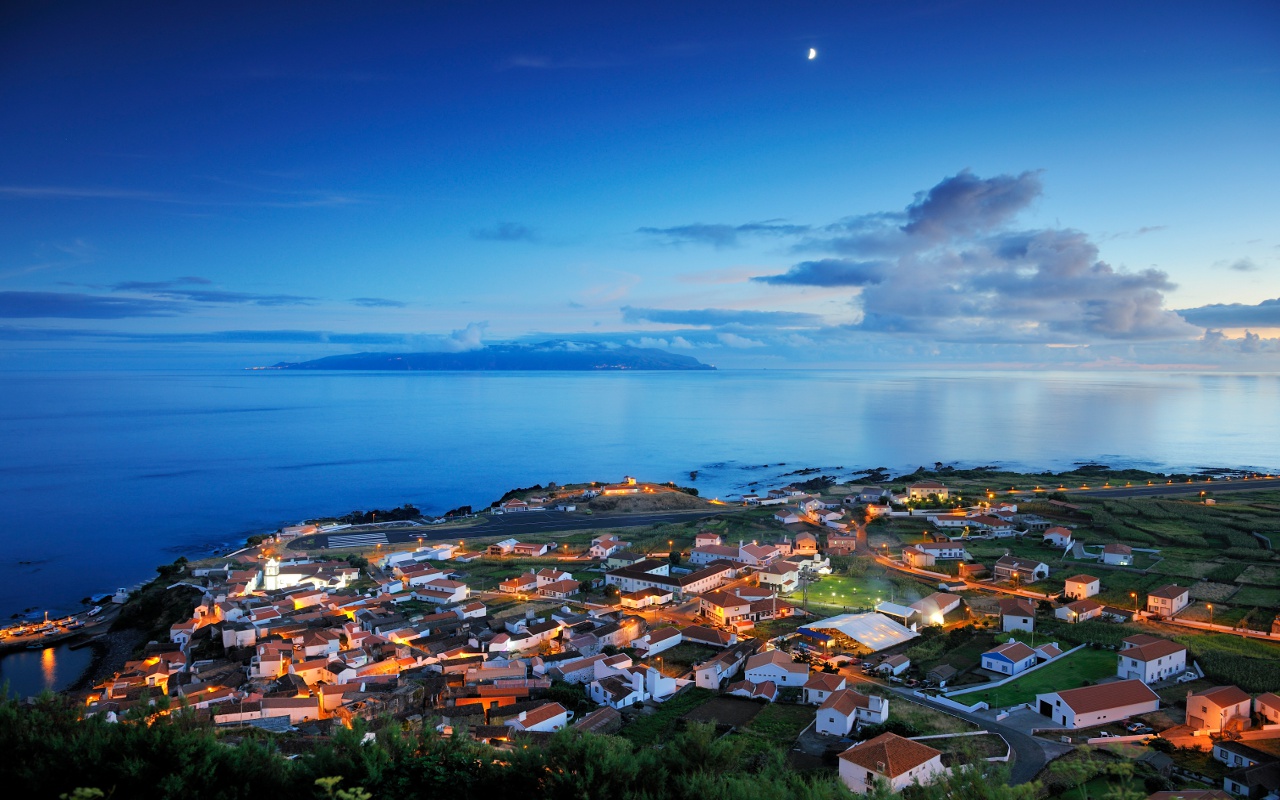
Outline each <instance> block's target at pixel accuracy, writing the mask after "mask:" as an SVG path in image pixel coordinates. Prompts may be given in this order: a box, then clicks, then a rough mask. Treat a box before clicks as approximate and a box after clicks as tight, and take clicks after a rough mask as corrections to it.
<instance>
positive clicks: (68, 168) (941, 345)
mask: <svg viewBox="0 0 1280 800" xmlns="http://www.w3.org/2000/svg"><path fill="white" fill-rule="evenodd" d="M0 14H2V15H3V17H2V18H0V108H4V109H5V113H4V114H0V142H3V143H4V146H3V147H2V148H0V368H27V367H31V366H37V365H40V366H53V367H59V366H66V367H82V366H95V367H136V366H173V365H179V364H182V365H187V364H190V365H201V366H245V365H250V364H261V363H272V362H274V361H278V360H295V359H302V358H313V357H319V356H324V355H331V354H335V353H341V352H351V351H354V350H387V349H397V350H405V349H408V350H413V349H464V348H469V347H476V346H479V345H481V344H483V343H485V342H496V341H504V340H540V339H546V338H553V337H554V338H573V339H583V340H588V339H591V340H603V341H610V342H617V343H620V344H622V343H631V344H642V345H649V346H660V347H664V348H668V349H672V350H673V351H678V352H684V353H687V354H690V355H694V356H695V357H698V358H700V359H701V360H703V361H707V362H709V363H715V364H717V365H720V366H731V367H732V366H737V367H784V366H823V367H841V366H849V367H860V366H872V365H890V364H902V365H907V366H912V367H919V366H931V365H932V366H952V365H955V366H983V367H988V366H993V365H1004V366H1019V367H1034V366H1048V367H1053V366H1061V365H1068V364H1070V365H1088V366H1107V367H1118V368H1129V367H1132V366H1143V367H1149V368H1160V367H1166V366H1168V367H1187V368H1201V367H1210V368H1222V369H1243V370H1275V369H1277V368H1280V302H1277V299H1278V298H1280V224H1277V220H1280V199H1278V198H1280V194H1278V193H1277V191H1276V186H1277V185H1280V147H1278V146H1277V144H1276V131H1277V130H1280V7H1277V6H1276V5H1275V4H1274V3H1177V4H1169V3H1128V4H1120V5H1119V7H1117V4H1102V3H1097V4H1090V3H1071V4H1026V3H976V2H974V3H969V2H950V3H931V4H923V3H921V4H913V3H897V2H894V3H890V2H885V3H794V2H790V3H776V2H771V3H734V4H731V5H730V4H712V3H681V4H647V5H644V6H641V5H635V6H632V7H623V6H621V5H620V4H602V3H555V4H527V3H525V4H517V3H511V4H505V3H436V4H420V3H414V4H396V3H380V4H377V6H376V9H375V10H371V9H370V8H367V7H366V8H360V7H357V6H354V5H352V4H341V3H305V4H303V3H281V4H272V5H270V6H269V7H267V8H265V9H264V8H262V7H260V6H259V5H257V4H255V5H244V6H241V7H239V8H237V7H236V6H235V5H234V4H218V5H217V6H196V5H192V4H182V5H174V4H171V3H155V4H145V3H125V4H112V5H106V4H98V3H82V4H75V3H45V2H27V3H24V2H18V3H10V4H6V5H5V8H4V9H3V10H2V11H0ZM809 48H815V49H816V51H817V57H816V58H814V59H809V58H807V55H808V51H809ZM1269 301H1270V302H1269ZM1178 312H1180V313H1178Z"/></svg>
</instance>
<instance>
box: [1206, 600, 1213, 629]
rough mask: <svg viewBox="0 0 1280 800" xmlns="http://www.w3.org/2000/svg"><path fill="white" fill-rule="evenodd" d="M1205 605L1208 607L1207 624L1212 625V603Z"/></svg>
mask: <svg viewBox="0 0 1280 800" xmlns="http://www.w3.org/2000/svg"><path fill="white" fill-rule="evenodd" d="M1207 605H1208V606H1209V624H1210V625H1212V624H1213V603H1208V604H1207Z"/></svg>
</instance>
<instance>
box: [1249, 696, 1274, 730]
mask: <svg viewBox="0 0 1280 800" xmlns="http://www.w3.org/2000/svg"><path fill="white" fill-rule="evenodd" d="M1253 710H1254V711H1256V712H1258V716H1259V717H1261V718H1262V724H1264V725H1277V724H1280V695H1277V694H1276V693H1275V692H1267V693H1266V694H1260V695H1258V696H1257V697H1255V698H1253Z"/></svg>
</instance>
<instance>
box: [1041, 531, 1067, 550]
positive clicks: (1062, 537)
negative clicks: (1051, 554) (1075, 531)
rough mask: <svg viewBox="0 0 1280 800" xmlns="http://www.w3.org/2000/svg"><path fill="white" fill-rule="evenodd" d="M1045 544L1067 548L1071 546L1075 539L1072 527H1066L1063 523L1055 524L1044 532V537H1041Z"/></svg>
mask: <svg viewBox="0 0 1280 800" xmlns="http://www.w3.org/2000/svg"><path fill="white" fill-rule="evenodd" d="M1041 541H1043V542H1044V543H1045V544H1047V545H1050V546H1051V547H1057V548H1061V549H1065V548H1068V547H1070V546H1071V545H1072V544H1073V542H1074V539H1073V537H1072V535H1071V529H1070V528H1064V527H1062V526H1061V525H1055V526H1054V527H1052V528H1050V529H1048V530H1047V531H1045V532H1044V538H1043V539H1041Z"/></svg>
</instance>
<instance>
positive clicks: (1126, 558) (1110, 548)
mask: <svg viewBox="0 0 1280 800" xmlns="http://www.w3.org/2000/svg"><path fill="white" fill-rule="evenodd" d="M1102 563H1103V564H1112V565H1114V566H1117V567H1128V566H1132V564H1133V548H1132V547H1130V546H1129V545H1127V544H1119V543H1118V542H1112V543H1111V544H1109V545H1106V546H1105V547H1103V548H1102Z"/></svg>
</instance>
